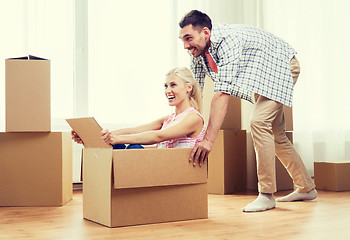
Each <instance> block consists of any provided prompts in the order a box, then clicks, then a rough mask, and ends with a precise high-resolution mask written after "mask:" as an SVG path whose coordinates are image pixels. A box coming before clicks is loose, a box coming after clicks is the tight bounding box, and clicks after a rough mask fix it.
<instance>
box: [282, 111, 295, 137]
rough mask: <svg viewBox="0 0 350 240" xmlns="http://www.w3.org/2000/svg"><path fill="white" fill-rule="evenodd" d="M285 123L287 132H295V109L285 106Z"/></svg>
mask: <svg viewBox="0 0 350 240" xmlns="http://www.w3.org/2000/svg"><path fill="white" fill-rule="evenodd" d="M283 111H284V121H285V123H286V131H293V130H294V128H293V108H292V107H288V106H286V105H283Z"/></svg>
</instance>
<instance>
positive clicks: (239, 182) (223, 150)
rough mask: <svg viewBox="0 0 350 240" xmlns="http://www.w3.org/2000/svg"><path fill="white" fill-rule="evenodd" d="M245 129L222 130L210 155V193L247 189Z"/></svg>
mask: <svg viewBox="0 0 350 240" xmlns="http://www.w3.org/2000/svg"><path fill="white" fill-rule="evenodd" d="M246 150H247V148H246V131H245V130H220V131H219V134H218V136H217V138H216V140H215V143H214V145H213V149H212V151H211V152H210V154H209V157H208V193H212V194H228V193H236V192H239V191H243V190H246V187H247V155H246Z"/></svg>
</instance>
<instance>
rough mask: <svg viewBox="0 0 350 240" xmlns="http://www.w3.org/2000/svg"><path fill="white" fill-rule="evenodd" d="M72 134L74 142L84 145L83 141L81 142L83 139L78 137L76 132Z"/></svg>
mask: <svg viewBox="0 0 350 240" xmlns="http://www.w3.org/2000/svg"><path fill="white" fill-rule="evenodd" d="M71 134H72V139H73V141H74V142H76V143H79V144H84V143H83V140H81V138H80V137H79V136H78V134H77V133H76V132H74V131H73V130H72V131H71Z"/></svg>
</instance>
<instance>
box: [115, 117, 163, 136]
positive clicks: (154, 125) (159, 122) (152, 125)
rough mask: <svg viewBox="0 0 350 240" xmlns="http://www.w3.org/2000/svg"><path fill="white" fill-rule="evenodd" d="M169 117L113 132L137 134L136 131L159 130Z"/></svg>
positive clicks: (117, 133)
mask: <svg viewBox="0 0 350 240" xmlns="http://www.w3.org/2000/svg"><path fill="white" fill-rule="evenodd" d="M167 117H168V116H166V117H163V118H160V119H158V120H156V121H153V122H150V123H147V124H144V125H141V126H137V127H132V128H123V129H117V130H113V131H111V133H112V134H114V135H127V134H136V133H141V132H146V131H151V130H159V129H161V127H162V125H163V122H164V120H165V119H166V118H167Z"/></svg>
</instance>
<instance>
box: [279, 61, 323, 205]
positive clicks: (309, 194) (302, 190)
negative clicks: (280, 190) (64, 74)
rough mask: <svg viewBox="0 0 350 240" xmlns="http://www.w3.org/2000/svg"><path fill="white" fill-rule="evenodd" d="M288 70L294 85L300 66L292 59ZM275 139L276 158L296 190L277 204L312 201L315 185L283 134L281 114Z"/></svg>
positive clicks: (280, 114)
mask: <svg viewBox="0 0 350 240" xmlns="http://www.w3.org/2000/svg"><path fill="white" fill-rule="evenodd" d="M290 68H291V72H292V77H293V81H294V84H295V83H296V82H297V79H298V77H299V73H300V65H299V62H298V60H297V59H296V58H295V57H294V58H293V59H292V60H291V63H290ZM272 128H273V132H274V137H275V149H276V156H277V157H278V159H279V160H280V161H281V163H282V164H283V165H284V166H285V168H286V169H287V171H288V173H289V175H290V176H291V178H292V179H293V182H294V185H295V187H296V190H295V191H294V192H292V193H291V194H289V195H287V196H285V197H282V198H278V199H276V200H277V201H279V202H290V201H297V200H313V199H315V198H316V197H317V192H316V190H315V189H314V188H315V185H314V183H313V181H312V179H311V178H310V176H309V174H308V172H307V170H306V168H305V165H304V163H303V162H302V160H301V158H300V156H299V154H298V153H297V152H296V151H295V149H294V147H293V145H292V143H291V142H290V141H289V139H288V138H287V136H286V134H285V121H284V114H283V112H281V113H279V114H278V115H277V116H276V119H275V121H274V122H273V125H272Z"/></svg>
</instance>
